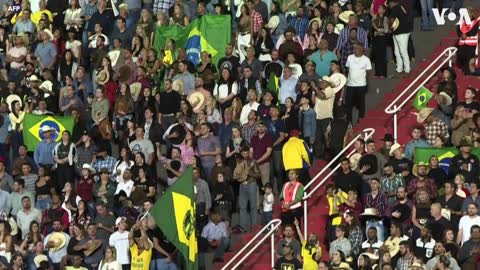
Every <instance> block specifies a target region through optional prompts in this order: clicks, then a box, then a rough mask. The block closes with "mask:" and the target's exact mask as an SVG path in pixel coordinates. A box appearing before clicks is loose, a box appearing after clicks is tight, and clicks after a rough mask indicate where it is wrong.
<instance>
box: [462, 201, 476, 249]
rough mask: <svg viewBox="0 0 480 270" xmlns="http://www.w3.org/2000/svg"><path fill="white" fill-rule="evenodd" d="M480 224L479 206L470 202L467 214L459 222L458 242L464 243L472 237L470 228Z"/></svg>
mask: <svg viewBox="0 0 480 270" xmlns="http://www.w3.org/2000/svg"><path fill="white" fill-rule="evenodd" d="M475 224H477V225H478V224H480V216H478V206H477V205H476V204H474V203H470V204H469V205H468V208H467V215H466V216H463V217H462V218H461V219H460V223H459V224H458V234H457V244H458V245H462V244H463V243H465V242H466V241H468V240H469V239H470V228H471V227H472V226H473V225H475Z"/></svg>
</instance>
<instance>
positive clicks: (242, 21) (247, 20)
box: [237, 4, 253, 63]
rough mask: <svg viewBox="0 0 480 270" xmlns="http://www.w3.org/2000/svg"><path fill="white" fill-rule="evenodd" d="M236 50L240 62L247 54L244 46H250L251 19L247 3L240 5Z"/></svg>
mask: <svg viewBox="0 0 480 270" xmlns="http://www.w3.org/2000/svg"><path fill="white" fill-rule="evenodd" d="M237 23H238V31H237V33H238V34H237V50H238V52H239V57H240V63H241V62H242V61H243V60H244V59H245V57H246V56H247V51H246V48H247V47H250V43H251V40H252V34H253V33H252V25H251V24H252V19H251V17H250V9H249V8H248V6H247V5H245V4H243V5H242V6H240V17H239V18H238V19H237Z"/></svg>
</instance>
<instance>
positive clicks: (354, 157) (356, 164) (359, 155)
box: [349, 153, 362, 170]
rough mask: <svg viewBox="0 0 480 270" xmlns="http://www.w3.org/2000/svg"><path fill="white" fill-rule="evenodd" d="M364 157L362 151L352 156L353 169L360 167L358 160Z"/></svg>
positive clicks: (351, 164)
mask: <svg viewBox="0 0 480 270" xmlns="http://www.w3.org/2000/svg"><path fill="white" fill-rule="evenodd" d="M361 158H362V155H361V154H360V153H355V154H353V155H352V156H350V158H349V160H350V167H351V169H352V170H356V169H357V167H358V162H359V161H360V159H361Z"/></svg>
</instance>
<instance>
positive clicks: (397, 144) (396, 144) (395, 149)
mask: <svg viewBox="0 0 480 270" xmlns="http://www.w3.org/2000/svg"><path fill="white" fill-rule="evenodd" d="M401 148H402V146H401V145H400V144H399V143H394V144H393V145H392V147H390V152H388V155H389V156H391V157H393V153H395V151H397V150H398V149H401Z"/></svg>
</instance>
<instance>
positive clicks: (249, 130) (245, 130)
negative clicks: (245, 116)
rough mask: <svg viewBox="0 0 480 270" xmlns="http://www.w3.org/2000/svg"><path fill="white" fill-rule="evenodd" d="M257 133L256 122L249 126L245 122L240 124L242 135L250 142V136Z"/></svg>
mask: <svg viewBox="0 0 480 270" xmlns="http://www.w3.org/2000/svg"><path fill="white" fill-rule="evenodd" d="M256 134H257V122H255V124H253V125H252V126H251V127H250V126H248V123H247V124H244V125H243V126H242V137H243V138H244V139H245V140H246V141H247V142H248V144H250V141H251V140H252V137H253V136H254V135H256Z"/></svg>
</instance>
